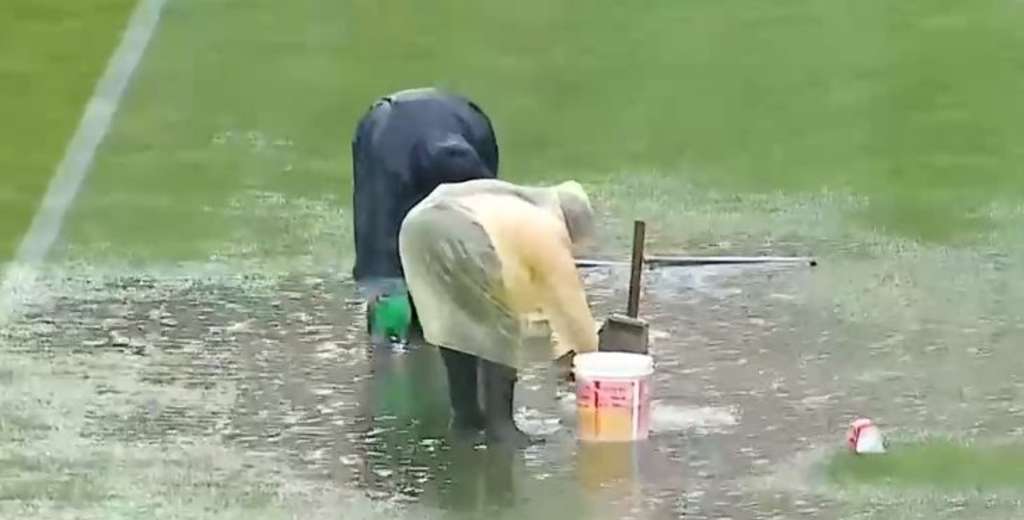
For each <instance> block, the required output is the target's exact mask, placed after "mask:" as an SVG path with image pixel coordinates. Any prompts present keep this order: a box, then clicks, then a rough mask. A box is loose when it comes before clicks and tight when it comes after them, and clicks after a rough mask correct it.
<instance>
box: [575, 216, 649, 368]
mask: <svg viewBox="0 0 1024 520" xmlns="http://www.w3.org/2000/svg"><path fill="white" fill-rule="evenodd" d="M645 234H646V225H645V224H644V221H642V220H637V221H635V222H633V258H632V259H631V262H630V270H629V299H628V302H627V304H626V314H625V315H622V314H613V315H611V316H609V317H608V319H606V320H605V322H604V325H602V326H601V330H600V331H599V332H598V350H600V351H602V352H633V353H636V354H646V353H647V345H648V337H649V327H648V325H647V322H646V321H644V320H641V319H640V318H639V314H640V282H641V276H642V275H643V264H644V238H645ZM577 265H578V264H577Z"/></svg>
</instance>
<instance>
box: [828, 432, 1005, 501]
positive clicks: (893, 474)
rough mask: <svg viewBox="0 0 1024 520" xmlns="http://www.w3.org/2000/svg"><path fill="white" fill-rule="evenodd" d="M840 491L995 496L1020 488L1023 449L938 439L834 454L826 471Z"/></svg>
mask: <svg viewBox="0 0 1024 520" xmlns="http://www.w3.org/2000/svg"><path fill="white" fill-rule="evenodd" d="M826 471H827V474H828V477H829V479H831V480H832V481H833V482H835V483H838V484H840V485H843V486H850V485H871V486H878V487H884V488H889V489H892V488H897V489H899V488H937V489H941V490H947V491H950V490H951V491H960V492H963V491H970V492H975V491H989V492H991V491H998V490H1004V489H1020V488H1021V486H1024V445H1020V444H1008V445H981V444H978V445H971V444H963V443H958V442H952V441H944V440H931V441H925V442H919V443H898V444H895V445H894V446H891V447H890V449H889V453H888V454H885V455H882V456H857V455H853V454H850V453H848V452H843V453H840V454H837V455H836V456H835V457H834V458H832V460H830V461H829V462H828V465H827V468H826Z"/></svg>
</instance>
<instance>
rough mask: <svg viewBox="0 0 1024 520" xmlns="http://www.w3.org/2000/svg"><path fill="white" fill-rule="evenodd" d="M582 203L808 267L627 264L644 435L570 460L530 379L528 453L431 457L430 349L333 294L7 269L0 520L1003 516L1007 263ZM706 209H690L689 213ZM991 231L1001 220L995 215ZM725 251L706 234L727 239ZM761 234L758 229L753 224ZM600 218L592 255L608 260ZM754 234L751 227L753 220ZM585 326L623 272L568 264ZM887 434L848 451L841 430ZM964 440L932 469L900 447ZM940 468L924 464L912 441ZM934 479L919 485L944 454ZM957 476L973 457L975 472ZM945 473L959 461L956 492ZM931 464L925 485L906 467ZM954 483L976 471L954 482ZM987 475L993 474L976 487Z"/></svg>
mask: <svg viewBox="0 0 1024 520" xmlns="http://www.w3.org/2000/svg"><path fill="white" fill-rule="evenodd" d="M655 182H656V181H651V182H650V183H640V182H634V183H632V184H625V185H620V189H622V190H623V191H622V194H623V195H625V196H624V198H622V199H612V198H609V197H610V195H609V194H610V193H611V190H610V189H605V188H601V187H600V186H597V187H595V189H594V190H593V191H594V192H595V194H596V196H597V197H598V200H599V201H600V205H601V206H602V207H603V208H605V210H606V211H613V212H618V211H623V212H628V213H626V214H639V215H643V216H645V217H646V218H648V219H649V226H650V228H651V229H652V230H665V229H668V226H670V225H671V223H672V222H675V221H677V220H679V219H682V220H686V221H690V222H698V221H701V219H705V220H704V222H706V223H707V226H708V227H707V230H708V232H709V234H710V235H713V236H722V237H724V236H731V237H732V239H733V242H732V243H731V244H728V245H726V244H722V243H715V244H701V243H700V242H699V241H695V242H692V243H689V244H673V243H671V241H670V240H668V239H666V238H665V237H664V235H663V234H662V232H655V233H653V235H654V236H653V237H652V242H653V243H654V245H653V246H652V248H654V249H662V250H668V249H675V248H680V247H684V246H686V248H687V249H688V250H690V251H692V252H697V253H700V252H721V251H725V252H733V251H748V252H757V251H761V250H767V251H782V252H789V253H794V254H795V253H813V252H820V251H825V252H826V254H823V255H818V256H819V258H820V259H821V263H820V265H819V266H817V267H814V268H811V267H792V266H789V267H771V266H760V267H751V266H747V267H743V266H727V267H722V266H719V267H693V268H665V269H657V270H651V271H648V273H647V278H646V290H645V293H644V300H643V305H642V308H641V312H642V314H643V315H645V316H646V317H648V318H649V319H650V320H651V324H652V327H653V333H652V335H653V341H654V347H653V354H654V356H655V358H656V360H657V370H656V374H655V379H654V384H655V388H654V398H655V403H654V421H653V429H654V432H653V434H652V438H651V440H650V441H648V442H646V443H639V444H636V445H618V446H587V445H580V444H578V443H577V442H576V440H575V438H574V425H573V421H574V416H573V411H574V408H573V403H572V399H571V396H570V395H568V394H567V393H566V392H565V390H566V389H565V388H562V387H559V386H558V385H556V384H555V383H554V376H553V374H552V373H551V372H550V370H549V368H548V367H546V366H543V365H540V366H534V367H533V368H531V369H530V370H528V371H527V373H525V374H524V375H523V377H522V381H521V383H520V388H521V393H520V394H519V396H518V418H519V420H520V421H521V422H522V424H524V427H525V428H527V429H528V430H531V431H533V432H536V433H544V434H546V435H547V436H548V442H547V443H546V444H544V445H542V446H537V447H532V448H529V449H527V450H525V451H521V452H515V451H507V450H502V449H494V448H484V447H482V446H477V445H474V444H472V443H460V442H456V441H453V440H450V439H448V437H447V435H446V425H447V420H448V407H447V398H446V390H445V386H444V385H445V382H444V378H443V367H442V365H441V364H440V362H439V358H438V356H437V353H436V351H435V350H434V349H432V348H430V347H425V346H417V345H410V346H409V347H408V348H407V349H397V350H396V349H393V348H391V347H389V346H381V345H378V346H374V345H371V344H369V342H368V340H367V338H366V335H365V322H364V315H363V303H362V302H361V301H360V300H359V299H358V298H357V296H356V291H355V289H354V287H353V286H352V285H351V284H350V282H348V281H347V276H346V275H345V274H343V273H339V272H333V271H332V272H326V271H316V270H312V269H308V267H302V266H303V265H307V266H308V265H309V264H303V263H302V262H297V263H296V266H297V267H295V268H294V269H291V270H287V271H282V270H277V271H275V270H262V271H258V270H255V269H252V268H251V267H249V268H246V267H244V264H241V263H240V264H238V265H236V266H232V265H231V264H224V265H219V266H218V265H215V264H205V265H192V266H188V265H183V266H181V267H178V268H175V269H170V268H168V269H165V270H149V271H142V270H140V271H130V270H127V269H126V270H111V269H105V268H103V269H100V268H95V267H89V266H87V265H85V264H81V263H75V262H70V261H69V262H68V263H66V264H54V265H53V266H51V268H49V269H48V270H45V271H43V272H37V273H34V275H33V276H28V275H26V277H25V279H24V285H23V286H22V289H23V290H22V291H21V292H20V293H19V294H21V295H22V297H23V300H22V301H21V302H20V305H19V309H21V310H20V312H19V314H18V315H17V316H16V317H15V318H14V319H13V320H12V321H11V322H9V323H8V324H7V325H6V326H5V327H4V328H3V330H2V333H0V334H2V335H0V339H2V341H3V344H4V345H5V347H4V349H3V350H2V356H3V363H2V366H3V367H4V370H3V371H2V372H0V388H2V389H3V393H2V394H0V395H2V399H0V407H2V413H0V416H2V417H3V418H4V419H3V421H2V423H0V436H2V437H0V440H2V443H0V459H2V460H3V464H2V465H0V467H2V468H3V469H2V470H0V472H2V473H0V493H2V500H0V513H2V516H5V517H6V516H11V517H18V518H54V517H56V516H59V515H60V514H64V515H66V516H68V517H74V518H112V517H118V516H119V515H120V516H121V517H139V516H142V515H146V514H153V513H155V514H157V515H158V516H159V517H161V518H178V517H180V518H241V517H247V518H282V517H295V518H337V517H339V516H343V517H344V518H383V517H396V516H398V517H402V515H406V516H408V517H410V518H435V517H436V518H460V517H465V518H478V517H479V516H480V515H482V514H486V515H488V516H493V517H495V518H514V517H522V516H528V515H544V516H545V517H547V516H559V517H565V518H570V517H571V518H584V517H585V518H609V519H611V518H736V519H755V518H834V517H844V518H918V517H922V516H927V517H929V518H961V517H963V516H962V515H964V514H967V513H968V512H969V513H970V514H971V515H972V517H976V518H1005V517H1007V516H1008V515H1009V516H1014V515H1017V514H1022V511H1021V505H1020V504H1021V502H1020V500H1021V498H1020V495H1019V492H1018V491H1016V490H1015V487H1014V486H1013V485H1012V484H1014V483H1016V480H1015V478H1016V477H1014V476H1013V475H1015V474H1016V473H1015V472H1016V471H1017V470H1016V469H1014V468H1013V464H1015V462H1014V461H1016V458H1007V459H1006V463H1007V464H1008V466H1006V467H1005V468H1004V469H1003V470H1002V471H999V470H997V469H996V468H998V466H999V464H1000V461H999V460H997V458H998V454H999V453H1002V452H1000V451H999V450H1000V449H1004V448H999V447H998V446H1000V445H1006V444H1007V443H1011V446H1013V445H1015V444H1012V443H1018V442H1022V441H1021V439H1020V436H1021V434H1022V432H1024V428H1022V423H1024V409H1022V408H1021V407H1020V406H1019V392H1020V389H1021V385H1022V384H1024V380H1022V379H1021V378H1020V375H1019V374H1018V373H1017V372H1018V370H1017V368H1016V367H1017V366H1018V365H1017V360H1018V358H1019V354H1018V352H1017V344H1018V341H1017V338H1019V337H1020V335H1021V333H1022V332H1024V319H1022V317H1021V315H1020V313H1018V312H1016V311H1015V309H1017V308H1019V305H1020V304H1021V303H1022V302H1024V292H1022V290H1021V289H1022V288H1021V287H1020V285H1019V284H1020V280H1024V278H1022V277H1021V276H1020V275H1021V268H1022V265H1021V264H1020V263H1019V262H1018V261H1017V260H1016V258H1018V257H1017V256H1016V254H1015V252H1013V251H1009V250H1007V251H999V250H996V249H988V248H987V247H977V246H975V247H971V248H955V247H937V246H924V245H919V244H917V243H915V242H910V241H899V240H894V239H892V238H888V237H885V236H881V235H878V236H874V235H870V234H866V233H860V234H852V235H850V236H847V237H845V238H844V239H843V240H841V241H837V240H834V239H832V238H831V237H830V236H829V235H830V234H831V231H830V230H829V228H830V226H831V225H832V224H831V223H834V222H837V221H838V220H836V219H838V218H839V215H841V214H842V213H843V212H844V210H847V209H849V208H844V207H843V206H844V205H849V204H856V203H857V200H856V199H855V198H842V197H829V198H827V199H825V200H816V199H813V198H806V199H797V198H789V197H785V196H782V195H779V196H777V197H763V196H751V197H752V198H750V199H748V200H746V202H745V204H744V206H745V207H747V208H748V209H749V211H748V212H747V213H746V214H736V213H734V212H732V211H730V210H729V208H728V207H727V206H725V205H723V204H722V201H721V200H719V199H718V197H717V196H716V195H714V194H711V193H701V192H699V191H698V190H695V189H692V190H691V189H688V190H687V193H689V195H685V196H684V195H682V194H680V199H681V200H682V199H685V200H686V201H687V204H686V205H685V206H679V207H677V208H674V209H673V208H668V209H662V210H660V211H658V212H655V211H652V210H651V209H649V208H645V207H644V206H642V205H641V206H637V205H636V201H637V200H639V199H636V198H633V197H632V196H631V195H630V191H629V190H646V189H651V190H654V191H662V192H667V191H668V190H671V188H670V187H668V186H662V187H661V189H660V190H659V189H658V187H657V186H654V185H650V184H651V183H655ZM701 201H703V202H701ZM992 212H993V214H994V215H999V216H1000V218H1001V221H1003V222H1005V224H1006V227H1005V228H1003V229H1004V230H1005V231H994V232H993V235H992V241H991V242H990V245H991V244H999V243H1001V241H1002V240H1004V239H1006V237H1007V236H1008V235H1006V234H1004V233H1013V232H1014V229H1015V227H1016V226H1017V225H1018V224H1019V223H1020V218H1021V216H1020V215H1019V214H1015V213H1012V212H1006V211H1005V210H1002V209H999V208H995V207H994V208H993V210H992ZM734 226H738V227H742V228H745V229H749V230H751V233H750V234H749V235H742V234H738V233H726V232H724V231H721V230H723V229H726V228H730V227H734ZM759 227H764V228H765V231H766V232H765V233H764V234H761V233H760V232H758V230H759ZM619 228H622V229H627V228H628V225H627V222H625V221H623V220H621V219H614V218H608V219H607V220H606V229H605V230H604V232H605V235H606V236H607V237H608V239H609V240H608V241H607V242H606V244H610V245H609V246H608V247H607V248H606V249H605V250H603V251H598V252H596V254H598V256H609V255H612V254H615V253H616V252H621V251H624V250H625V248H624V247H622V248H620V247H619V246H618V245H616V244H619V241H618V240H617V239H616V238H615V231H616V230H618V229H619ZM769 228H770V229H774V230H775V233H774V234H770V233H768V232H767V229H769ZM583 276H584V280H585V281H586V285H587V289H588V294H589V295H590V297H591V300H592V303H593V305H594V308H595V315H596V316H604V315H607V313H609V312H615V311H620V308H621V307H622V306H623V305H624V302H625V299H626V294H625V293H626V291H625V286H626V278H627V276H628V273H627V272H626V270H625V269H617V268H615V269H612V268H601V269H587V270H584V271H583ZM859 415H867V416H870V417H872V418H874V419H875V421H876V422H878V423H879V424H880V425H881V426H882V428H883V430H884V431H885V432H886V434H887V435H888V436H889V438H890V441H892V442H893V448H892V454H891V457H890V458H887V459H885V460H884V461H882V462H881V463H878V462H874V461H864V460H855V461H851V460H848V459H849V456H847V455H845V453H844V450H845V443H844V434H845V429H846V426H847V425H848V424H849V422H850V421H851V420H852V419H853V418H855V417H856V416H859ZM925 438H935V439H940V440H942V441H943V442H946V443H949V446H952V447H955V446H967V444H965V443H969V444H970V445H971V446H974V447H980V449H981V451H979V452H977V456H978V457H981V458H983V459H984V460H987V461H988V462H986V463H985V464H986V465H987V466H986V467H988V468H989V469H990V470H992V471H988V472H986V473H991V475H989V476H988V477H985V478H977V477H976V476H972V475H977V474H978V471H979V469H978V467H977V466H974V465H973V460H974V457H975V455H976V454H975V452H974V451H971V450H974V449H975V448H959V449H960V450H963V451H961V452H957V451H956V449H957V448H949V449H948V450H947V451H950V450H951V451H950V453H946V454H944V455H943V454H938V455H936V453H935V452H932V453H930V452H929V451H928V450H929V448H928V447H927V446H925V447H923V448H922V447H920V445H919V444H918V441H920V440H922V439H925ZM936 449H940V448H936ZM943 456H944V457H946V458H947V459H950V461H949V462H948V463H947V464H946V465H945V466H943V465H942V462H941V459H937V458H936V457H943ZM979 460H980V459H979ZM957 464H960V465H961V466H963V465H964V464H966V466H963V467H961V468H960V469H962V470H963V475H962V476H961V477H956V476H951V475H956V474H957V471H959V470H958V469H957V468H958V466H957ZM922 467H923V468H929V467H942V468H945V473H944V474H943V475H936V477H937V478H936V479H934V481H933V479H930V478H929V471H928V470H927V469H921V468H922ZM972 468H973V469H972ZM1000 475H1002V476H1000Z"/></svg>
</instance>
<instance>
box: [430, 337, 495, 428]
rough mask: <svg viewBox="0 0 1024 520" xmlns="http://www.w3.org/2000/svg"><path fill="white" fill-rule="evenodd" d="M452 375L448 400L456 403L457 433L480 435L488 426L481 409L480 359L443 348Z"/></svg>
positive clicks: (455, 423) (443, 357)
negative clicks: (478, 381) (478, 433)
mask: <svg viewBox="0 0 1024 520" xmlns="http://www.w3.org/2000/svg"><path fill="white" fill-rule="evenodd" d="M440 350H441V358H442V359H443V360H444V365H445V369H446V370H447V372H448V398H449V399H450V400H451V403H452V422H451V429H452V430H453V431H455V432H456V433H476V432H479V431H480V430H483V429H484V427H485V426H486V422H485V421H484V414H483V412H482V411H481V410H480V397H479V387H478V383H477V372H478V370H479V365H480V364H479V360H478V358H477V357H476V356H472V355H469V354H466V353H463V352H459V351H457V350H451V349H447V348H444V347H440Z"/></svg>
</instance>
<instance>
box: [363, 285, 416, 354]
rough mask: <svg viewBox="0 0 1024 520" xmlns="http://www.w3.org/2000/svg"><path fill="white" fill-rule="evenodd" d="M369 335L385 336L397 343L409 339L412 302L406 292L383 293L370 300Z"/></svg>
mask: <svg viewBox="0 0 1024 520" xmlns="http://www.w3.org/2000/svg"><path fill="white" fill-rule="evenodd" d="M367 313H368V314H369V317H370V336H371V337H373V338H375V339H377V338H387V339H389V340H390V341H393V342H397V343H406V342H408V341H409V328H410V326H411V325H412V304H411V302H410V301H409V294H408V293H404V292H403V293H399V294H383V295H380V296H378V297H376V298H375V299H373V300H371V301H370V304H369V307H368V308H367Z"/></svg>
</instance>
